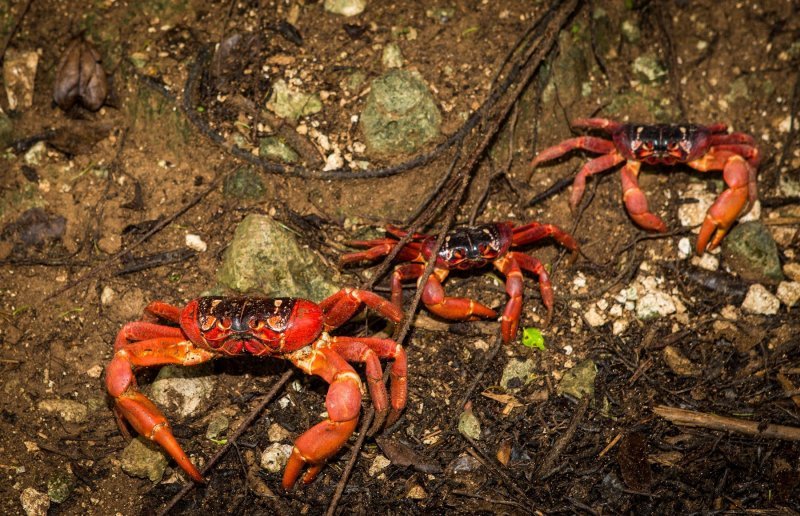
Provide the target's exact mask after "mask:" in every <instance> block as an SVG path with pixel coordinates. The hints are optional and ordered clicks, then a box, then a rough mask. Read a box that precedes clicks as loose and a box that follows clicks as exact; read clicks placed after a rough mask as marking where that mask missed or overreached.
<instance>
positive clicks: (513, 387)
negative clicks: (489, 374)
mask: <svg viewBox="0 0 800 516" xmlns="http://www.w3.org/2000/svg"><path fill="white" fill-rule="evenodd" d="M535 371H536V363H535V362H534V361H533V359H531V358H529V359H528V360H525V361H524V362H523V361H522V360H517V359H516V358H512V359H511V360H509V361H508V364H506V367H505V369H503V376H502V377H501V378H500V387H502V388H503V389H505V390H506V391H518V390H519V389H521V388H522V387H524V386H526V385H528V384H529V383H531V382H532V381H533V380H534V378H536V372H535Z"/></svg>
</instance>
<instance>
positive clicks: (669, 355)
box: [664, 346, 701, 377]
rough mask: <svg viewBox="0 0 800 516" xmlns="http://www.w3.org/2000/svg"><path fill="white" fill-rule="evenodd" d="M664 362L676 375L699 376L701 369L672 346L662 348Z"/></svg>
mask: <svg viewBox="0 0 800 516" xmlns="http://www.w3.org/2000/svg"><path fill="white" fill-rule="evenodd" d="M664 362H666V363H667V365H668V366H669V368H670V369H672V372H673V373H675V374H677V375H678V376H691V377H696V376H700V373H701V370H700V368H699V367H697V365H695V364H694V363H693V362H692V361H691V360H689V359H688V358H686V357H685V356H684V355H683V353H681V352H680V350H678V348H676V347H674V346H667V347H665V348H664Z"/></svg>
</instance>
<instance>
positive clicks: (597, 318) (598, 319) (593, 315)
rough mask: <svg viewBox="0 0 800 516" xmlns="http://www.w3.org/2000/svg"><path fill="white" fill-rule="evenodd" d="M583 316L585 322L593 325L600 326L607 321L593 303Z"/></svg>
mask: <svg viewBox="0 0 800 516" xmlns="http://www.w3.org/2000/svg"><path fill="white" fill-rule="evenodd" d="M583 316H584V318H586V322H588V323H589V325H590V326H593V327H597V326H602V325H604V324H605V323H606V322H607V320H606V316H605V314H603V313H602V312H598V311H597V307H596V306H594V305H593V306H592V307H591V308H589V311H588V312H586V313H585V314H583Z"/></svg>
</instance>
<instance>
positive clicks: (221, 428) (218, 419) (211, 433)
mask: <svg viewBox="0 0 800 516" xmlns="http://www.w3.org/2000/svg"><path fill="white" fill-rule="evenodd" d="M230 424H231V422H230V420H228V418H227V417H225V416H224V415H222V414H217V415H215V416H213V417H212V418H211V421H209V422H208V427H207V428H206V439H214V440H218V439H219V438H220V436H221V435H223V434H225V431H226V430H228V427H229V426H230Z"/></svg>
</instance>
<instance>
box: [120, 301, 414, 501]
mask: <svg viewBox="0 0 800 516" xmlns="http://www.w3.org/2000/svg"><path fill="white" fill-rule="evenodd" d="M362 303H363V304H366V305H367V306H368V307H370V308H372V309H374V310H376V311H378V312H379V313H380V314H381V315H383V316H385V317H386V318H387V319H390V320H392V321H395V322H399V321H400V320H401V319H402V312H401V311H400V310H399V309H398V308H397V307H396V306H395V305H393V304H391V303H390V302H389V301H387V300H385V299H383V298H382V297H380V296H378V295H376V294H373V293H371V292H367V291H363V290H356V289H342V290H341V291H339V292H338V293H336V294H334V295H332V296H331V297H329V298H327V299H325V300H324V301H322V302H321V303H319V304H316V303H313V302H311V301H308V300H305V299H298V298H265V297H201V298H198V299H194V300H192V301H190V302H189V303H188V304H187V305H186V307H185V308H183V309H181V308H179V307H176V306H172V305H169V304H166V303H162V302H154V303H151V304H150V305H148V306H147V308H146V309H145V313H146V315H147V316H149V317H151V318H153V319H155V320H157V319H163V320H166V321H169V322H170V323H173V324H177V325H178V327H176V326H167V325H163V324H155V323H153V322H148V321H144V320H143V321H138V322H132V323H128V324H126V325H125V326H123V328H122V330H121V331H120V332H119V334H118V335H117V338H116V341H115V342H114V358H113V359H112V360H111V363H110V364H109V365H108V367H107V369H106V386H107V388H108V392H109V394H111V396H112V397H113V398H114V402H115V410H116V411H117V414H118V416H121V418H124V419H125V420H127V421H128V422H129V423H130V424H131V425H132V426H133V428H134V429H135V430H136V431H137V432H138V433H139V434H140V435H143V436H144V437H147V438H148V439H151V440H154V441H156V442H157V443H158V444H160V445H161V446H162V447H163V448H164V449H165V450H166V451H167V452H168V453H169V454H170V455H171V456H172V458H173V459H175V461H176V462H177V463H178V465H180V467H181V468H183V470H184V471H185V472H186V473H188V474H189V476H191V477H192V478H193V479H194V480H196V481H198V482H203V477H202V475H201V474H200V472H199V471H197V469H196V468H195V466H194V465H193V464H192V463H191V462H190V461H189V458H188V457H187V456H186V453H184V451H183V449H182V448H181V446H180V444H178V442H177V441H176V440H175V437H174V436H173V434H172V431H171V430H170V427H169V423H168V422H167V420H166V418H165V417H164V415H163V414H162V413H161V411H160V410H159V409H158V408H156V406H155V405H154V404H153V402H152V401H150V400H149V399H148V398H147V397H146V396H144V395H143V394H142V393H141V392H139V390H138V389H137V387H136V377H135V375H134V370H135V369H136V368H140V367H149V366H157V365H163V364H181V365H196V364H200V363H202V362H206V361H208V360H211V359H214V358H218V357H225V356H227V357H231V356H239V355H252V356H258V357H268V356H274V357H278V358H283V359H286V360H289V361H290V362H292V363H293V364H294V365H295V366H296V367H298V368H299V369H300V370H302V371H303V372H306V373H308V374H315V375H318V376H321V377H322V378H323V379H324V380H325V381H326V382H328V383H329V384H330V387H329V388H328V394H327V397H326V399H325V407H326V408H327V410H328V417H327V419H326V420H324V421H322V422H321V423H318V424H317V425H316V426H314V427H312V428H310V429H309V430H307V431H306V432H305V433H304V434H303V435H301V436H300V437H298V438H297V440H296V441H295V444H294V448H293V450H292V454H291V457H290V458H289V462H288V463H287V465H286V470H285V471H284V475H283V486H284V487H285V488H286V489H290V488H291V487H292V486H293V485H294V483H295V481H296V480H297V478H298V477H299V476H300V473H301V471H302V469H303V467H304V465H305V464H308V465H309V469H308V471H307V472H306V474H305V476H304V477H303V481H304V482H306V483H308V482H311V481H312V480H314V478H315V477H316V476H317V474H318V473H319V471H320V470H321V469H322V466H323V465H324V463H325V461H326V460H328V459H329V458H330V457H331V456H333V455H334V454H335V453H336V452H337V451H338V450H339V449H340V448H341V447H342V446H343V445H344V443H345V442H346V441H347V439H348V438H349V437H350V435H351V434H352V433H353V430H354V429H355V427H356V423H357V421H358V415H359V412H360V410H361V380H360V379H359V377H358V374H356V372H355V370H354V369H353V368H352V367H351V366H350V365H349V364H348V362H364V363H365V364H366V374H367V385H368V387H369V391H370V395H371V396H372V403H373V404H374V406H375V411H376V424H375V425H373V428H374V429H377V428H378V427H380V426H381V425H382V424H383V423H384V422H386V423H387V424H391V423H392V422H394V421H395V420H396V419H397V417H398V416H399V414H400V412H401V411H402V410H403V407H405V403H406V371H407V366H406V353H405V351H404V350H403V348H402V346H401V345H400V344H398V343H396V342H395V341H393V340H391V339H380V338H370V337H338V336H336V337H334V336H331V335H329V334H328V333H327V332H328V330H331V329H333V328H336V327H338V326H340V325H342V324H344V323H345V322H346V321H347V320H348V319H350V318H351V317H352V316H353V314H354V313H355V312H356V311H357V310H358V309H359V308H360V307H361V306H362ZM380 358H392V359H394V367H392V370H391V375H390V379H391V396H390V398H387V394H386V387H385V386H384V384H383V381H382V380H383V379H382V375H383V373H382V370H381V364H380V361H379V359H380ZM389 400H390V401H391V409H389ZM387 415H388V418H387Z"/></svg>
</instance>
